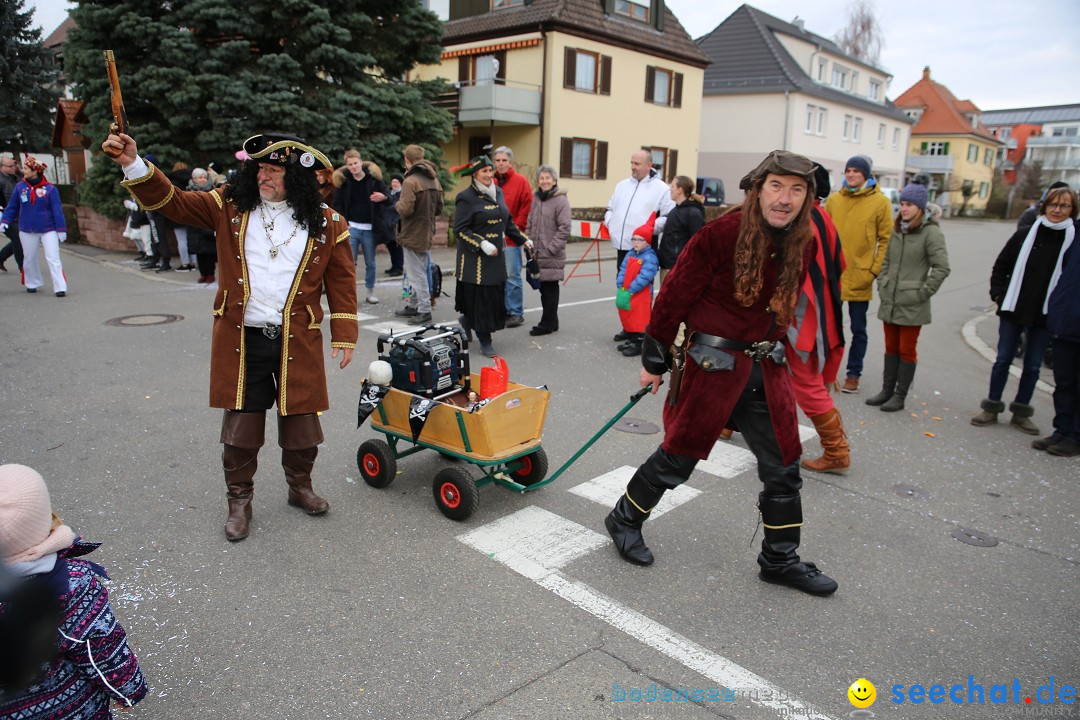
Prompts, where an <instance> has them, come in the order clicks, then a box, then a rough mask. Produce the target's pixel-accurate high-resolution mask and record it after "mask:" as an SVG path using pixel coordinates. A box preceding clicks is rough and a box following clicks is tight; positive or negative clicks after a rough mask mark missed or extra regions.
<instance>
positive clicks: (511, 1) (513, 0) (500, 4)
mask: <svg viewBox="0 0 1080 720" xmlns="http://www.w3.org/2000/svg"><path fill="white" fill-rule="evenodd" d="M524 4H525V0H491V9H492V10H502V9H503V8H508V7H514V6H515V5H524Z"/></svg>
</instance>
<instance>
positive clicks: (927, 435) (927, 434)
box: [923, 432, 937, 437]
mask: <svg viewBox="0 0 1080 720" xmlns="http://www.w3.org/2000/svg"><path fill="white" fill-rule="evenodd" d="M923 435H925V436H926V437H937V435H935V434H934V433H932V432H924V433H923Z"/></svg>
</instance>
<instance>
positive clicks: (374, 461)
mask: <svg viewBox="0 0 1080 720" xmlns="http://www.w3.org/2000/svg"><path fill="white" fill-rule="evenodd" d="M356 467H357V468H359V470H360V475H361V476H362V477H363V478H364V482H366V483H367V484H368V485H370V486H371V487H373V488H384V487H387V486H389V485H390V483H392V482H394V478H395V477H397V458H395V457H394V451H393V450H391V449H390V446H389V445H388V444H387V443H386V442H385V441H383V440H368V441H366V442H364V443H363V444H362V445H361V446H360V447H359V449H357V451H356Z"/></svg>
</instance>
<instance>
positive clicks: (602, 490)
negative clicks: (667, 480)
mask: <svg viewBox="0 0 1080 720" xmlns="http://www.w3.org/2000/svg"><path fill="white" fill-rule="evenodd" d="M635 470H637V468H632V467H630V466H629V465H623V466H622V467H618V468H615V469H614V470H612V471H611V472H607V473H604V474H603V475H601V476H599V477H594V478H593V479H592V480H586V481H585V482H583V483H581V484H580V485H575V486H574V487H572V488H570V492H572V493H574V494H575V495H580V496H581V497H583V498H586V499H588V500H592V501H593V502H597V503H600V504H601V505H603V506H604V507H609V508H610V507H613V506H614V505H615V501H616V500H618V499H619V498H620V497H621V496H622V494H623V493H624V492H625V491H626V483H628V482H630V477H631V476H632V475H633V474H634V471H635ZM700 494H701V491H700V490H697V489H695V488H692V487H688V486H686V485H680V486H679V487H677V488H675V489H674V490H669V491H668V492H666V493H664V497H663V499H661V500H660V504H659V505H657V506H656V509H655V510H653V511H652V515H651V516H650V517H651V518H652V519H654V520H655V519H656V518H658V517H660V516H661V515H663V514H664V513H666V512H667V511H668V510H672V509H674V508H677V507H679V506H680V505H682V504H683V503H684V502H688V501H690V500H693V499H694V498H696V497H697V496H698V495H700Z"/></svg>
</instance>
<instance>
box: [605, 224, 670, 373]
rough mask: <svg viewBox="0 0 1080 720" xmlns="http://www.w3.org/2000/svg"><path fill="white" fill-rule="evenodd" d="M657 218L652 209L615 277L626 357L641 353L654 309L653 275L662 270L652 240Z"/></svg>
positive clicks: (616, 301) (632, 239)
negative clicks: (646, 328) (642, 343)
mask: <svg viewBox="0 0 1080 720" xmlns="http://www.w3.org/2000/svg"><path fill="white" fill-rule="evenodd" d="M655 220H656V213H653V214H652V215H650V216H649V219H648V220H646V221H645V224H644V225H642V226H641V227H639V228H638V229H637V230H635V231H634V234H633V236H632V238H631V245H632V249H631V250H630V252H629V253H627V254H626V257H625V258H623V262H622V266H621V267H620V268H619V275H618V277H616V278H615V287H616V288H617V289H618V292H617V293H616V296H615V307H617V308H619V320H621V321H622V326H623V331H622V333H620V335H622V336H624V342H622V343H621V344H620V345H619V346H618V350H619V352H621V353H622V354H623V355H625V356H627V357H634V356H635V355H640V354H641V342H642V340H643V338H644V337H645V326H646V325H648V324H649V316H650V314H651V311H652V285H653V278H655V277H656V273H657V272H659V270H660V260H659V258H657V257H656V252H655V251H654V250H653V249H652V247H651V246H650V244H649V243H650V241H651V240H652V235H653V227H654V225H653V223H654V222H655Z"/></svg>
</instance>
